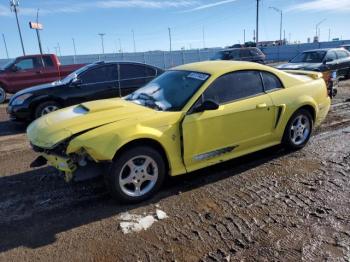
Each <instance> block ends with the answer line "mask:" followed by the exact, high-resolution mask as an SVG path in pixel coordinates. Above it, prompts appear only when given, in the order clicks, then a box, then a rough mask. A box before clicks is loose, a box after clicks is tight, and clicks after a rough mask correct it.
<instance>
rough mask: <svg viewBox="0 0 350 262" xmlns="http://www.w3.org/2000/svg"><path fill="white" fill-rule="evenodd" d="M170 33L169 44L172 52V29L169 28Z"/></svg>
mask: <svg viewBox="0 0 350 262" xmlns="http://www.w3.org/2000/svg"><path fill="white" fill-rule="evenodd" d="M168 31H169V44H170V49H169V50H170V52H171V51H172V41H171V28H170V27H169V28H168Z"/></svg>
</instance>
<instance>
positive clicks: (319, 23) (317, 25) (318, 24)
mask: <svg viewBox="0 0 350 262" xmlns="http://www.w3.org/2000/svg"><path fill="white" fill-rule="evenodd" d="M326 20H327V18H324V19H322V20H321V21H320V22H318V23H317V24H316V38H318V37H319V35H318V27H319V26H320V25H321V24H322V23H323V22H324V21H326ZM318 40H319V39H318Z"/></svg>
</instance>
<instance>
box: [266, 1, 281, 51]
mask: <svg viewBox="0 0 350 262" xmlns="http://www.w3.org/2000/svg"><path fill="white" fill-rule="evenodd" d="M269 8H271V9H273V10H275V11H276V12H278V13H280V15H281V21H280V45H282V27H283V12H282V10H281V9H278V8H276V7H273V6H270V7H269Z"/></svg>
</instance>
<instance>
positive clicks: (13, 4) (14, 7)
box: [10, 0, 26, 55]
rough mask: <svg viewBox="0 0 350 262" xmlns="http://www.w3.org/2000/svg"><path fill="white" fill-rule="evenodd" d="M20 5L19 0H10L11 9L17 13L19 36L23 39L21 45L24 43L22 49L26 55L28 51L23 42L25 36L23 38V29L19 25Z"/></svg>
mask: <svg viewBox="0 0 350 262" xmlns="http://www.w3.org/2000/svg"><path fill="white" fill-rule="evenodd" d="M18 6H19V0H10V8H11V11H12V12H14V13H15V15H16V21H17V28H18V33H19V38H20V39H21V45H22V51H23V55H26V51H25V50H24V44H23V38H22V31H21V27H20V25H19V21H18V14H17V13H18V11H19V10H18Z"/></svg>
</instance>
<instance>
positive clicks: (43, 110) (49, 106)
mask: <svg viewBox="0 0 350 262" xmlns="http://www.w3.org/2000/svg"><path fill="white" fill-rule="evenodd" d="M60 108H61V106H60V105H59V104H58V103H57V102H54V101H48V102H45V103H42V104H39V105H38V106H37V108H36V109H35V113H34V117H35V119H37V118H39V117H42V116H44V115H47V114H49V113H51V112H54V111H56V110H58V109H60Z"/></svg>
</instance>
